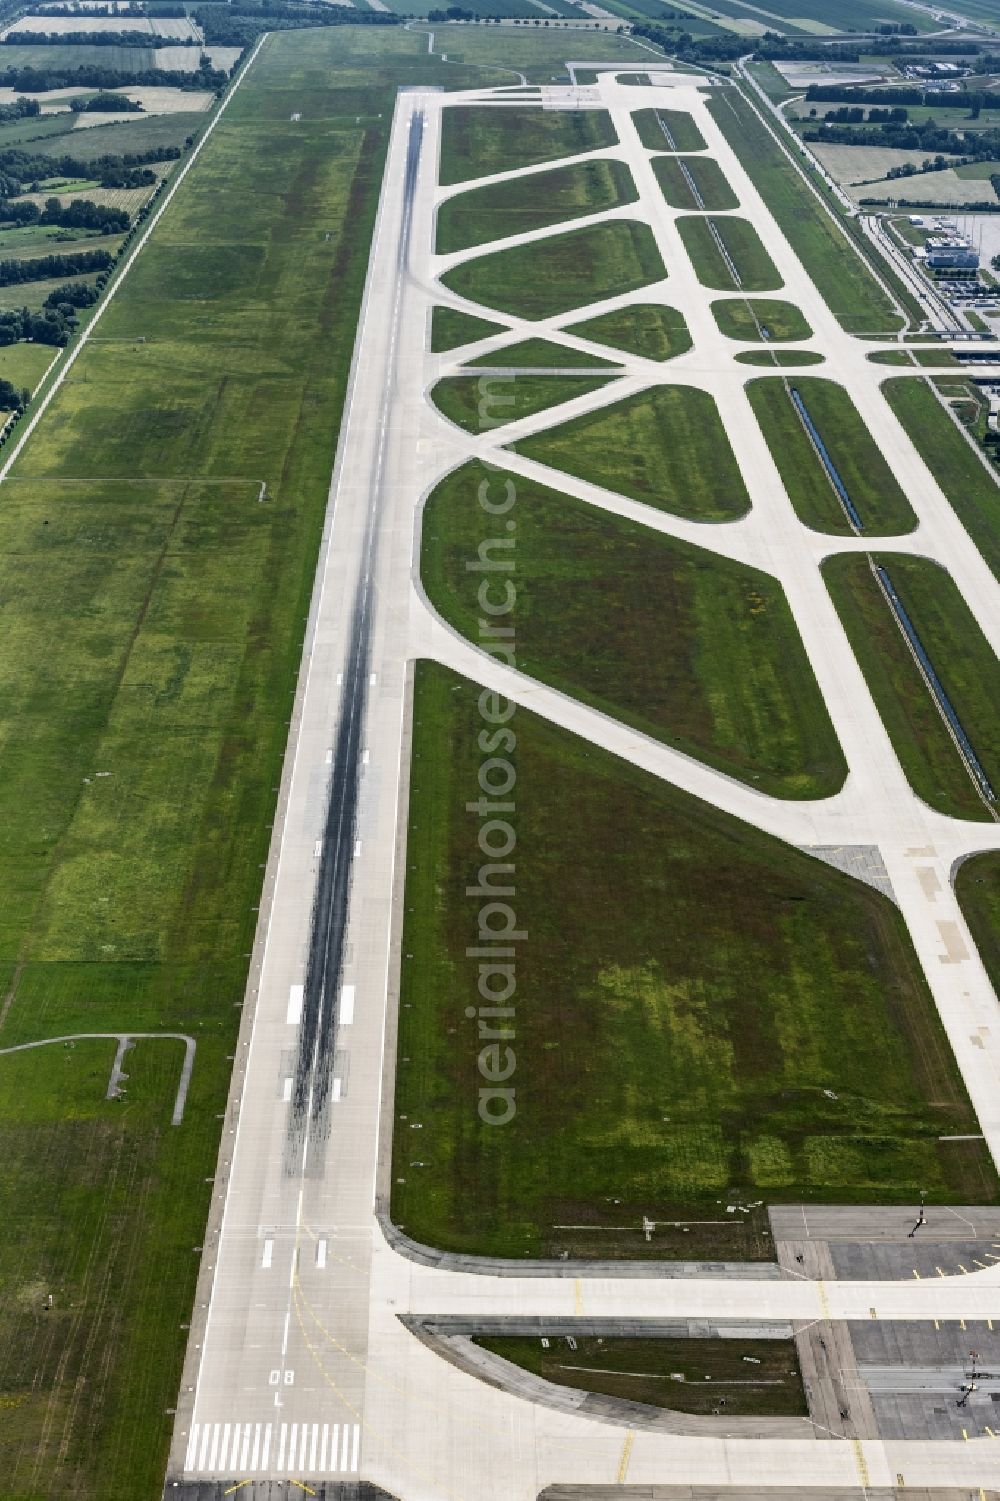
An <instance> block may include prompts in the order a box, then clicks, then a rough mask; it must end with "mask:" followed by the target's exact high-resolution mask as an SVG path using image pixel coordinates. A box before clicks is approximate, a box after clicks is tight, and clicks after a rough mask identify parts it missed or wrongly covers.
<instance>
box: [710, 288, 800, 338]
mask: <svg viewBox="0 0 1000 1501" xmlns="http://www.w3.org/2000/svg"><path fill="white" fill-rule="evenodd" d="M712 312H713V314H714V315H715V321H716V323H717V324H718V325H719V328H720V330H721V331H722V333H724V334H725V335H726V337H727V338H729V339H753V340H755V341H756V342H757V343H760V342H761V340H762V339H763V338H764V333H763V330H764V329H766V330H767V338H768V340H769V341H770V340H784V339H810V338H812V329H811V328H810V327H809V324H808V323H807V322H806V320H805V318H804V317H803V316H802V314H801V313H800V312H799V309H798V308H797V307H795V306H793V304H792V303H790V302H781V301H780V300H779V299H778V298H768V299H767V300H766V301H761V302H755V301H754V300H753V298H746V297H727V298H725V299H724V300H722V301H720V302H713V303H712Z"/></svg>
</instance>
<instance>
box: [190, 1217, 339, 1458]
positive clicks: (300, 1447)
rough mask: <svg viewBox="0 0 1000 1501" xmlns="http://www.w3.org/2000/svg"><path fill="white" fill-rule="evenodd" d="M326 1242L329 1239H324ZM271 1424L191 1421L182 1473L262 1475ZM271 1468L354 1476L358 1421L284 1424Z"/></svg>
mask: <svg viewBox="0 0 1000 1501" xmlns="http://www.w3.org/2000/svg"><path fill="white" fill-rule="evenodd" d="M324 1244H325V1242H324ZM272 1432H273V1429H272V1425H271V1424H270V1423H266V1424H264V1423H193V1424H192V1426H191V1432H190V1434H189V1436H188V1444H187V1454H186V1456H185V1459H184V1473H185V1474H187V1475H191V1474H195V1473H198V1472H203V1473H208V1474H221V1475H227V1476H235V1475H259V1474H260V1473H261V1472H262V1471H265V1470H269V1469H271V1464H270V1457H271V1437H272ZM277 1439H278V1452H277V1458H276V1460H275V1463H274V1466H273V1470H274V1473H276V1474H282V1475H293V1474H295V1475H306V1476H308V1475H356V1474H357V1473H358V1462H359V1459H360V1450H361V1429H360V1426H359V1424H357V1423H292V1424H291V1425H289V1424H287V1423H282V1424H281V1427H280V1428H279V1429H278V1432H277Z"/></svg>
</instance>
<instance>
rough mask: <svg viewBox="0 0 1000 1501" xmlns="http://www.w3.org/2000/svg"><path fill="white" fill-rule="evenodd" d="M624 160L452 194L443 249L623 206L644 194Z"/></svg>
mask: <svg viewBox="0 0 1000 1501" xmlns="http://www.w3.org/2000/svg"><path fill="white" fill-rule="evenodd" d="M638 196H639V195H638V193H637V192H636V187H635V183H634V182H633V181H632V174H631V172H630V171H629V169H628V167H626V165H625V163H624V162H620V161H617V160H615V159H614V158H612V159H611V160H608V159H607V158H602V157H596V158H591V159H590V160H589V161H585V162H574V163H571V164H570V165H569V166H567V167H555V168H553V170H552V171H551V172H537V173H533V174H531V175H530V176H528V177H516V178H513V179H511V180H509V181H507V182H497V183H490V184H488V185H487V186H486V187H483V188H473V189H472V191H471V192H468V193H459V194H458V195H457V196H456V197H454V198H449V199H447V200H446V201H445V202H444V203H442V205H441V207H440V208H439V209H438V214H437V243H436V247H435V248H436V250H437V253H438V254H439V255H450V254H451V253H452V252H453V251H456V250H467V249H468V248H469V247H470V246H471V245H483V244H486V243H487V242H488V241H490V240H503V239H506V238H507V237H508V236H510V235H519V234H525V233H526V232H527V231H528V230H533V229H548V228H550V227H551V226H552V225H554V224H559V223H560V222H561V221H562V220H564V219H580V218H582V217H583V216H584V215H585V214H596V213H600V212H601V211H602V210H603V209H612V208H618V207H620V206H621V205H622V204H624V203H634V202H635V201H636V199H637V198H638Z"/></svg>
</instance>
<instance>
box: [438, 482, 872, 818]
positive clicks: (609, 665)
mask: <svg viewBox="0 0 1000 1501" xmlns="http://www.w3.org/2000/svg"><path fill="white" fill-rule="evenodd" d="M486 475H487V471H486V470H485V469H483V467H482V466H481V465H479V464H470V465H465V466H463V467H462V468H461V469H458V470H456V471H454V472H453V473H452V474H450V475H449V476H448V477H447V478H446V479H445V480H443V481H442V482H441V484H440V485H438V487H437V489H436V490H435V491H434V492H433V494H432V495H431V497H430V499H429V500H428V502H427V507H426V511H425V514H424V524H423V531H422V542H421V572H422V577H423V580H424V585H425V587H426V589H427V592H428V595H429V596H430V598H431V600H432V602H433V603H434V605H435V606H436V607H437V609H438V610H439V611H440V613H441V614H442V616H443V617H444V618H445V619H446V620H447V621H448V622H449V623H450V624H451V625H453V626H454V627H455V628H456V630H459V631H461V632H462V634H463V635H466V636H468V637H470V639H472V640H476V639H478V619H479V615H480V614H481V613H482V610H481V609H480V608H479V605H478V603H477V590H478V588H479V575H478V574H477V573H475V572H474V571H470V570H469V569H468V568H466V566H465V565H466V561H467V560H468V559H469V558H475V556H476V550H477V545H478V539H477V537H476V535H475V528H476V526H477V525H479V524H480V523H479V517H478V514H477V510H476V507H475V506H474V505H472V504H471V500H470V497H471V498H473V499H474V497H475V495H476V493H477V486H478V484H479V483H480V481H481V480H483V479H484V478H485V477H486ZM513 484H514V485H515V487H516V492H517V496H518V507H517V596H518V661H519V664H520V666H521V667H522V668H523V669H524V671H525V672H528V673H531V674H532V675H533V676H534V677H537V678H540V679H541V680H542V681H543V682H547V683H551V684H552V685H553V686H554V687H557V688H560V689H562V690H564V691H566V692H568V693H571V694H573V695H574V696H575V697H578V698H582V699H584V700H585V701H586V702H588V703H592V704H594V705H595V706H596V707H597V708H599V709H601V710H602V711H603V712H604V713H607V714H611V715H613V716H614V717H615V718H618V719H622V720H624V721H625V722H626V723H628V724H631V725H634V726H635V727H636V728H637V729H639V730H641V731H642V732H643V733H645V734H647V735H652V736H654V737H655V738H656V739H658V740H664V741H666V742H667V743H669V744H671V745H675V746H677V747H678V748H679V749H680V750H683V751H684V752H685V753H686V754H687V755H691V756H694V757H697V758H698V759H700V760H705V761H709V762H711V764H712V765H714V766H718V767H719V768H720V769H721V770H723V771H726V772H728V773H729V775H731V776H735V777H739V778H740V779H741V780H742V781H746V782H752V783H753V784H754V786H757V787H759V788H760V789H761V790H762V791H765V790H766V791H768V792H771V793H773V794H774V795H775V796H778V797H820V796H824V795H826V794H828V793H832V792H835V791H836V790H837V788H838V787H840V785H841V783H842V782H843V779H844V770H845V769H844V762H843V757H842V755H841V752H840V748H839V746H838V743H837V739H836V736H835V735H834V733H833V730H832V728H831V725H830V721H829V718H828V716H827V713H826V709H825V706H824V704H823V700H822V698H821V697H820V694H819V690H818V688H817V686H816V681H815V679H814V677H813V675H812V671H811V669H810V667H809V664H808V662H807V660H806V657H805V653H804V651H803V648H802V643H801V641H800V639H799V635H798V631H797V630H796V627H795V624H794V621H793V620H792V617H791V614H790V612H789V609H788V604H787V601H786V600H785V597H784V594H783V592H782V590H781V587H780V585H779V584H778V583H777V582H776V580H775V579H773V578H772V577H770V576H769V575H768V574H764V573H761V572H759V571H758V570H757V569H753V568H747V567H744V566H743V565H741V564H738V563H734V562H731V561H729V560H728V559H724V558H720V557H718V556H717V555H715V554H713V553H710V552H705V551H703V550H702V549H701V548H699V547H692V546H690V545H685V544H684V543H681V542H678V541H675V540H674V539H672V538H668V537H664V536H663V535H662V534H661V533H659V532H653V531H649V530H648V529H647V528H646V527H643V526H639V525H637V524H636V523H634V522H628V521H624V520H623V519H622V518H621V517H617V516H612V515H609V514H607V513H605V512H602V511H599V510H597V509H596V508H595V507H592V506H589V505H586V504H585V503H583V502H582V501H578V500H573V499H571V498H570V497H569V496H566V495H562V494H559V493H558V492H556V491H554V490H550V489H548V488H546V487H545V486H542V485H536V484H531V483H529V482H528V481H526V480H523V479H514V480H513ZM793 664H794V665H793Z"/></svg>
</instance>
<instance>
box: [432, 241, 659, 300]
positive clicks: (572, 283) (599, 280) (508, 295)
mask: <svg viewBox="0 0 1000 1501" xmlns="http://www.w3.org/2000/svg"><path fill="white" fill-rule="evenodd" d="M666 274H667V273H666V269H665V267H664V265H663V262H662V260H661V259H660V252H659V251H658V250H657V248H656V242H655V240H654V239H653V234H652V231H651V230H650V228H649V225H648V224H643V223H640V222H639V221H636V220H630V219H614V220H612V221H610V222H608V223H605V224H595V225H592V226H590V227H589V228H587V229H575V230H569V231H567V233H566V234H561V235H552V236H551V237H549V238H548V239H545V240H541V241H536V242H534V243H532V244H528V245H517V246H514V247H513V248H512V249H510V250H499V251H496V252H495V253H494V254H493V255H484V256H479V257H478V258H476V259H475V260H468V261H462V262H461V263H460V264H459V265H457V266H455V267H454V268H453V269H452V270H451V271H448V272H447V273H446V274H445V275H444V276H443V277H442V278H441V280H442V281H443V283H444V285H445V286H446V287H448V288H449V289H450V290H451V291H452V292H456V293H457V294H458V295H459V296H460V297H467V298H469V300H470V301H472V302H478V303H481V304H482V305H483V306H484V307H487V308H496V309H497V310H498V311H499V312H507V313H513V314H515V315H517V316H520V317H522V318H549V317H553V316H555V315H557V314H559V313H568V312H571V311H572V309H573V308H578V307H584V306H586V304H587V303H589V302H597V301H598V300H599V299H601V298H602V297H609V296H611V294H612V293H615V294H617V293H620V292H627V291H630V290H632V289H633V288H637V287H645V286H649V285H650V284H651V283H653V282H657V281H661V280H662V279H663V278H664V277H665V276H666Z"/></svg>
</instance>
